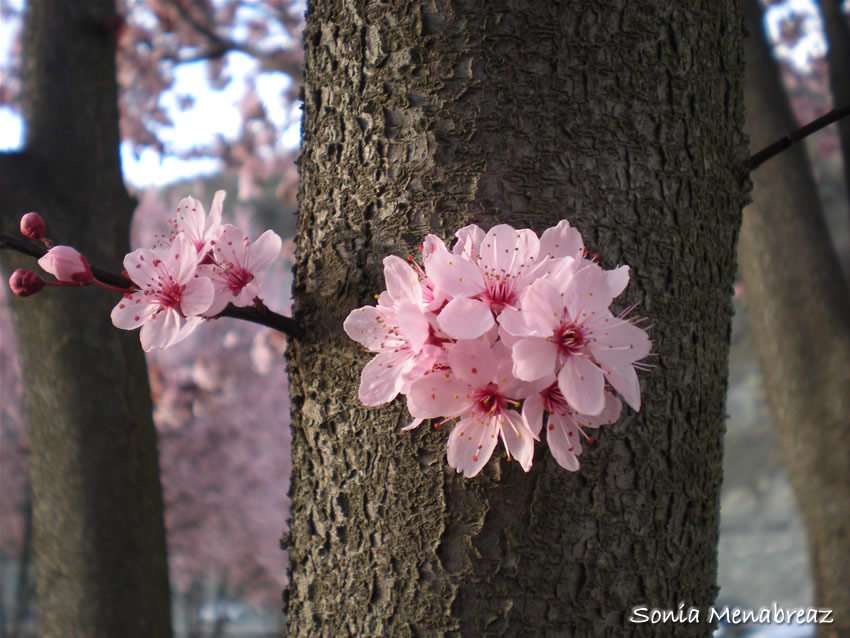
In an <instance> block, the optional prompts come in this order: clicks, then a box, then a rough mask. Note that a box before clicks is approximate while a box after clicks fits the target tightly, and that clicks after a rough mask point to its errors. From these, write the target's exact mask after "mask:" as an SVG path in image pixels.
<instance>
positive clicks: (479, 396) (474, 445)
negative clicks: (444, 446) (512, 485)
mask: <svg viewBox="0 0 850 638" xmlns="http://www.w3.org/2000/svg"><path fill="white" fill-rule="evenodd" d="M448 363H449V366H450V370H446V371H440V370H434V371H433V372H431V373H430V374H428V375H426V376H425V377H423V378H422V379H420V380H419V381H416V382H415V383H413V384H412V386H411V387H410V392H409V393H408V395H407V407H408V410H409V411H410V414H411V415H413V416H414V417H415V418H416V419H417V421H415V422H414V423H415V424H418V422H420V421H421V420H422V419H433V418H449V419H451V418H455V417H460V421H459V422H458V423H457V425H455V427H454V429H453V430H452V433H451V435H450V436H449V443H448V461H449V465H451V466H452V467H453V468H455V469H456V470H457V471H458V472H463V475H464V476H465V477H467V478H471V477H473V476H475V475H477V474H478V473H479V472H480V471H481V469H482V468H483V467H484V465H485V464H486V463H487V461H489V460H490V457H491V456H492V454H493V450H494V449H495V448H496V444H497V443H498V439H499V437H500V436H501V438H502V442H503V444H504V446H505V449H506V450H507V452H508V455H509V457H513V458H514V459H516V460H517V461H518V462H519V464H520V466H521V467H522V469H523V470H525V471H526V472H527V471H528V470H529V469H530V468H531V461H532V457H533V456H534V440H535V439H536V438H537V436H535V434H534V432H532V431H531V429H530V428H529V426H528V423H527V422H526V420H525V418H524V417H523V416H522V415H521V414H520V413H519V412H518V411H517V410H516V409H514V408H516V407H518V406H519V401H520V400H521V399H523V398H525V397H527V396H529V395H530V394H533V393H534V392H536V391H537V390H539V386H537V387H535V386H534V385H532V384H529V383H525V382H523V381H520V380H518V379H516V378H515V377H514V376H513V374H512V373H511V355H510V351H509V350H508V349H507V348H506V347H505V346H504V344H502V343H501V342H498V341H497V342H496V343H494V344H492V346H491V345H490V343H489V340H488V339H487V338H486V337H484V338H481V339H476V340H466V341H458V342H457V343H455V344H454V345H453V346H452V348H451V350H450V351H449V353H448Z"/></svg>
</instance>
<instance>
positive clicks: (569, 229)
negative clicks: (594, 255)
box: [540, 219, 584, 259]
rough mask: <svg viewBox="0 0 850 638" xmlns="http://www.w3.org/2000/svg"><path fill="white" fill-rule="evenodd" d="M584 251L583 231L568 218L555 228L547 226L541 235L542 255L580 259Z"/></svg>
mask: <svg viewBox="0 0 850 638" xmlns="http://www.w3.org/2000/svg"><path fill="white" fill-rule="evenodd" d="M583 252H584V242H583V241H582V238H581V233H580V232H579V231H578V229H577V228H575V227H574V226H570V222H568V221H567V220H566V219H562V220H561V221H560V222H558V225H557V226H555V227H553V228H547V229H546V230H544V231H543V234H542V235H541V236H540V255H551V256H552V257H573V258H575V259H578V258H579V257H580V256H581V254H582V253H583Z"/></svg>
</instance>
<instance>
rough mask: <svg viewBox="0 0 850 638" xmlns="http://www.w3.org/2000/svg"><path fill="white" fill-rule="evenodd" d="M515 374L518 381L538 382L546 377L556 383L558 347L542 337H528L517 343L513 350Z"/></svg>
mask: <svg viewBox="0 0 850 638" xmlns="http://www.w3.org/2000/svg"><path fill="white" fill-rule="evenodd" d="M512 352H513V360H514V367H513V373H514V375H515V376H516V377H517V378H518V379H522V380H524V381H536V380H537V379H542V378H544V377H546V378H549V377H551V379H552V380H553V381H554V379H555V363H556V360H557V355H558V347H557V346H556V345H555V344H554V343H552V342H551V341H549V340H547V339H543V338H541V337H527V338H525V339H520V340H519V341H517V342H516V343H515V344H514V346H513V349H512Z"/></svg>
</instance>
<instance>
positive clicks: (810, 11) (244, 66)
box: [0, 0, 850, 187]
mask: <svg viewBox="0 0 850 638" xmlns="http://www.w3.org/2000/svg"><path fill="white" fill-rule="evenodd" d="M4 1H5V2H8V3H9V4H11V5H13V6H15V7H21V6H22V5H23V4H24V1H25V0H0V3H2V2H4ZM844 10H845V12H847V11H848V10H850V0H845V2H844ZM790 13H799V14H801V15H803V16H805V26H806V30H807V35H806V36H805V37H803V38H802V39H801V40H800V41H799V43H798V44H797V46H795V47H794V48H793V49H792V48H789V47H788V46H786V45H782V44H780V45H778V46H777V47H776V50H775V53H776V55H777V57H779V58H783V59H786V60H788V61H789V62H791V63H792V64H793V65H794V66H795V67H796V68H797V69H798V70H799V71H806V70H808V68H809V64H810V61H811V60H812V59H813V58H817V57H821V56H823V55H824V54H825V52H826V48H827V44H826V41H825V40H824V37H823V34H822V25H821V20H820V14H819V13H818V11H817V9H816V7H815V6H814V4H813V3H812V1H811V0H786V2H784V3H780V4H773V5H771V6H770V8H769V9H768V10H767V13H766V15H765V25H766V28H767V30H768V33H769V34H770V35H771V37H772V38H773V39H776V38H777V37H778V34H779V24H780V23H781V21H782V20H783V19H784V18H785V17H787V16H788V15H789V14H790ZM14 27H15V25H13V24H10V23H9V22H8V21H6V22H5V23H4V22H3V20H2V18H0V82H2V72H3V70H2V69H3V66H4V64H5V61H6V59H7V56H8V49H9V45H10V41H11V35H12V32H13V28H14ZM227 60H228V68H227V71H228V73H229V74H230V75H231V77H232V78H233V81H232V82H230V84H228V86H227V87H225V88H224V89H223V90H221V91H213V90H211V89H210V88H209V85H208V83H207V81H206V73H205V70H204V65H203V64H200V63H195V64H188V65H182V66H180V67H178V68H177V69H176V71H175V75H176V82H175V86H176V87H177V88H178V90H179V92H180V93H182V94H191V95H192V96H193V97H194V98H195V103H194V105H193V106H192V108H190V109H188V110H181V109H179V108H178V107H177V95H176V93H175V92H170V93H166V94H163V97H162V98H161V99H162V104H163V106H165V108H166V110H167V112H168V115H169V116H170V117H171V119H172V121H173V122H174V125H173V126H172V127H166V128H163V129H162V130H161V132H160V135H161V139H162V140H163V141H164V142H166V143H167V144H169V145H171V146H173V147H174V148H175V149H178V150H180V149H190V148H193V147H198V146H206V145H210V144H212V143H213V142H214V141H215V139H216V137H217V136H218V135H222V136H224V137H225V138H226V139H234V138H235V137H236V135H237V134H238V132H239V124H240V116H239V112H238V110H237V108H236V104H237V103H238V101H239V99H240V98H241V97H242V95H243V91H244V86H245V79H246V76H247V75H248V74H249V73H250V72H251V71H252V70H253V69H254V68H255V65H256V64H257V63H256V62H255V61H254V60H252V59H251V58H249V57H248V56H246V55H244V54H241V53H232V54H229V55H228V57H227ZM288 82H289V79H288V78H287V77H286V76H285V75H283V74H281V73H263V74H260V76H259V77H258V79H257V91H258V93H259V95H260V97H261V99H262V100H263V103H264V105H265V107H266V109H267V112H268V113H269V116H270V118H272V120H273V121H274V122H275V123H276V124H278V125H279V126H282V124H283V122H284V121H285V119H286V118H287V116H288V114H287V112H285V110H284V108H283V103H282V101H281V98H280V96H281V92H282V91H283V90H284V89H285V87H286V86H287V83H288ZM22 140H23V127H22V123H21V119H20V118H19V117H18V116H17V115H15V114H14V113H12V112H11V111H10V110H9V109H7V108H3V107H0V152H2V151H4V150H6V151H8V150H15V149H18V148H20V147H21V144H22ZM281 143H282V144H284V145H285V146H288V147H292V148H294V147H296V146H297V145H298V144H299V130H298V126H297V125H294V126H290V127H289V128H288V129H287V130H286V132H285V133H284V135H283V136H282V139H281ZM121 158H122V164H123V168H124V175H125V178H126V179H127V181H128V182H129V183H130V184H132V185H133V186H137V187H143V186H147V185H152V184H156V185H162V184H166V183H169V182H173V181H176V180H178V179H184V178H188V177H193V176H196V175H200V174H209V173H215V172H217V171H218V166H219V165H218V162H217V161H216V160H213V159H195V160H191V161H187V160H181V159H177V158H175V157H173V156H167V157H165V158H163V157H161V156H160V155H159V154H158V153H157V152H155V151H153V150H147V151H145V152H143V153H142V154H141V156H140V157H135V156H134V154H133V151H132V149H131V148H130V145H129V144H123V145H122V148H121Z"/></svg>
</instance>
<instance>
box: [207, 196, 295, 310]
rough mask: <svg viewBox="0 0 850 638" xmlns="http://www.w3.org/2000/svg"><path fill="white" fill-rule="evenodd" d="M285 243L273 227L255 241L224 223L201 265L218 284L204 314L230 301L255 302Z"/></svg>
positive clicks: (222, 307) (240, 304)
mask: <svg viewBox="0 0 850 638" xmlns="http://www.w3.org/2000/svg"><path fill="white" fill-rule="evenodd" d="M219 192H220V193H221V192H223V191H219ZM282 243H283V242H282V241H281V239H280V237H279V236H278V235H277V233H275V232H274V231H271V230H267V231H266V232H264V233H263V234H262V235H260V237H259V239H257V241H255V242H254V243H253V244H252V243H251V242H250V240H249V239H248V238H247V237H246V236H245V235H244V234H243V233H242V231H241V230H239V229H238V228H236V227H235V226H233V225H231V224H225V225H224V226H222V227H221V231H220V233H219V234H218V236H217V237H215V238H214V239H210V240H209V247H210V254H209V255H208V257H207V258H206V259H205V260H204V262H202V265H201V267H200V268H199V273H200V274H202V275H204V276H206V277H209V278H210V279H211V280H212V282H213V284H214V287H215V299H214V300H213V302H212V304H211V305H210V307H209V308H208V309H207V311H206V312H205V313H204V314H205V315H206V316H207V317H212V316H215V315H217V314H218V313H219V312H221V311H222V310H224V308H225V306H227V304H228V303H232V304H233V305H235V306H250V305H251V304H252V303H254V300H255V299H256V298H258V297H259V296H260V294H261V293H262V285H263V281H264V279H265V274H266V271H267V270H268V268H269V266H271V265H272V262H274V260H275V259H277V258H278V257H279V256H280V249H281V245H282ZM196 245H197V244H196ZM207 262H211V263H207Z"/></svg>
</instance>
